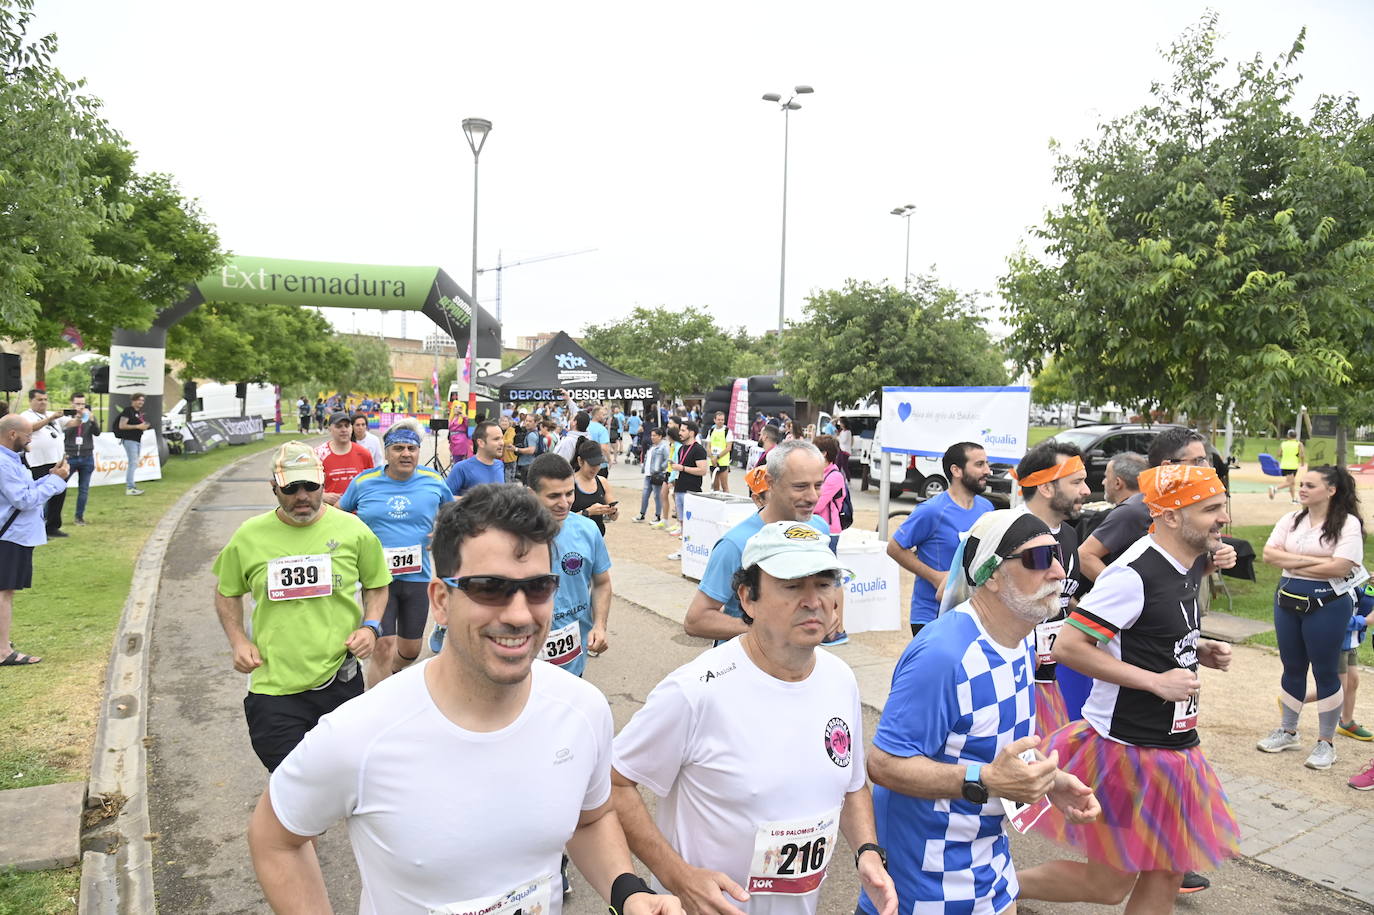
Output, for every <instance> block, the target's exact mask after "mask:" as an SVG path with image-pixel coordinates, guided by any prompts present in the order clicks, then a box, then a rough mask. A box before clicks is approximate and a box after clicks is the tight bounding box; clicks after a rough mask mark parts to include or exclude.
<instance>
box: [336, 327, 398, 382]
mask: <svg viewBox="0 0 1374 915" xmlns="http://www.w3.org/2000/svg"><path fill="white" fill-rule="evenodd" d="M341 339H342V342H343V344H344V348H345V350H346V352H347V355H348V358H347V359H346V360H341V361H340V363H339V366H338V369H337V371H335V372H331V373H330V374H329V375H328V376H323V377H326V378H327V379H328V380H329V381H331V382H332V383H331V384H330V385H329V386H330V387H332V388H334V389H335V390H337V391H347V392H352V393H357V394H390V393H391V388H392V386H393V385H392V381H393V376H392V372H391V350H390V349H389V348H388V347H387V345H386V341H384V340H382V339H381V338H380V337H363V336H358V335H350V336H346V337H343V338H341Z"/></svg>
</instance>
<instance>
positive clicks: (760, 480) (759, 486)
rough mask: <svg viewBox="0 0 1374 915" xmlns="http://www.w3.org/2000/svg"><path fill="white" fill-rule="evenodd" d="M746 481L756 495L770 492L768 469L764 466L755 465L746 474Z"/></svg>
mask: <svg viewBox="0 0 1374 915" xmlns="http://www.w3.org/2000/svg"><path fill="white" fill-rule="evenodd" d="M744 482H745V484H746V485H748V487H749V491H750V492H752V493H754V494H755V495H757V494H759V493H761V492H768V471H767V469H765V468H764V467H762V466H759V467H755V468H754V469H753V470H750V471H748V472H747V473H745V475H744Z"/></svg>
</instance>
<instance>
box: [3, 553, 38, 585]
mask: <svg viewBox="0 0 1374 915" xmlns="http://www.w3.org/2000/svg"><path fill="white" fill-rule="evenodd" d="M32 587H33V547H31V546H20V545H19V544H17V543H10V542H9V541H8V540H0V591H23V590H24V589H25V588H32Z"/></svg>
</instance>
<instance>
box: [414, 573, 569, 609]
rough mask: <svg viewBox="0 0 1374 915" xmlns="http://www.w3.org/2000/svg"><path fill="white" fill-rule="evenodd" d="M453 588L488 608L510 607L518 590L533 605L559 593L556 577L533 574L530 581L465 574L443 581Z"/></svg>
mask: <svg viewBox="0 0 1374 915" xmlns="http://www.w3.org/2000/svg"><path fill="white" fill-rule="evenodd" d="M440 580H441V581H442V582H443V583H444V584H446V585H448V586H449V587H450V588H457V589H458V590H459V591H462V592H463V593H464V594H466V595H467V596H468V597H469V598H471V599H472V600H473V602H475V603H478V604H486V605H488V606H499V605H501V604H508V603H510V601H511V598H513V597H515V592H516V591H524V592H525V599H526V600H528V601H529V602H530V603H532V604H544V603H548V602H549V601H551V600H553V593H554V592H555V591H557V590H558V576H557V575H533V576H531V577H529V578H506V577H505V576H502V575H464V576H462V577H461V578H443V579H440Z"/></svg>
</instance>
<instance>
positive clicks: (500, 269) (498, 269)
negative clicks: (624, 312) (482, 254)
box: [477, 248, 597, 324]
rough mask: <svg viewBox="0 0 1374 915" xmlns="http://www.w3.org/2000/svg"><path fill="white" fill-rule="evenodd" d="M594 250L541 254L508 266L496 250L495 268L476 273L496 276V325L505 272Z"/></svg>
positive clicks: (481, 269)
mask: <svg viewBox="0 0 1374 915" xmlns="http://www.w3.org/2000/svg"><path fill="white" fill-rule="evenodd" d="M595 250H597V249H596V248H583V249H582V250H581V251H564V252H562V253H561V254H541V255H540V256H539V257H527V258H525V259H524V260H518V261H511V262H510V263H509V264H503V263H501V252H500V251H499V250H498V251H497V252H496V266H495V267H479V268H477V272H478V273H495V274H496V323H497V324H500V323H501V274H502V273H504V272H505V271H506V270H509V269H510V268H511V267H521V266H524V265H525V264H537V263H539V262H540V261H551V260H556V259H557V258H560V257H572V256H573V255H575V254H591V253H592V252H593V251H595Z"/></svg>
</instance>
